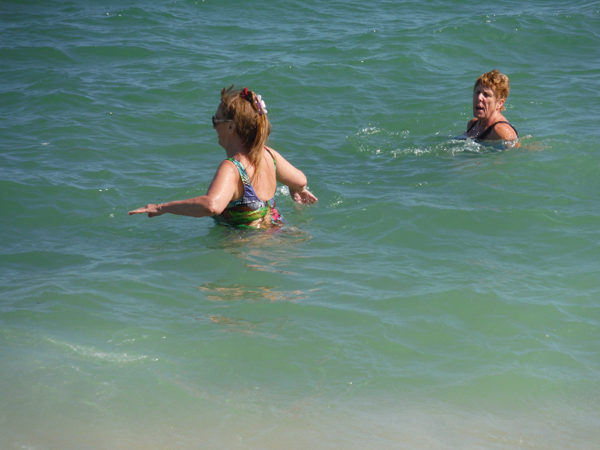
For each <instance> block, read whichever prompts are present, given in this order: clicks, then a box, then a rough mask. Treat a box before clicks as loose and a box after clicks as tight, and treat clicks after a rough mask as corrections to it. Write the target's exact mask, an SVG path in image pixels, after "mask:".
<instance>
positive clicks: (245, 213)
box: [213, 158, 283, 228]
mask: <svg viewBox="0 0 600 450" xmlns="http://www.w3.org/2000/svg"><path fill="white" fill-rule="evenodd" d="M227 159H228V160H229V161H231V162H232V163H234V164H235V166H236V167H237V169H238V172H239V173H240V177H241V179H242V183H244V195H242V198H240V199H238V200H232V201H230V202H229V204H228V205H227V207H226V208H225V210H224V211H223V212H222V213H221V214H219V215H217V216H213V218H214V219H215V220H216V221H217V222H218V223H226V224H229V225H232V226H234V227H237V228H268V227H272V226H281V225H282V224H283V218H282V217H281V216H280V215H279V213H278V212H277V209H275V197H273V198H272V199H271V200H267V201H264V200H261V199H260V198H258V195H256V192H255V191H254V188H253V187H252V183H251V182H250V177H249V176H248V174H247V173H246V169H245V168H244V166H243V164H242V163H241V162H239V161H238V160H237V159H233V158H227ZM273 163H274V164H275V158H273ZM275 172H277V164H275Z"/></svg>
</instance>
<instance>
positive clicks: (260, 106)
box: [255, 94, 267, 116]
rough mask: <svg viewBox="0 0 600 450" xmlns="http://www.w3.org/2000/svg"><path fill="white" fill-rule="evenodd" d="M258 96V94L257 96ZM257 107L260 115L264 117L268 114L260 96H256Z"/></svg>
mask: <svg viewBox="0 0 600 450" xmlns="http://www.w3.org/2000/svg"><path fill="white" fill-rule="evenodd" d="M255 95H256V94H255ZM256 107H257V108H258V115H259V116H262V115H263V114H266V113H267V107H266V105H265V102H264V101H263V99H262V97H261V96H260V95H256Z"/></svg>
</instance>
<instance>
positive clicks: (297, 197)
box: [289, 186, 318, 205]
mask: <svg viewBox="0 0 600 450" xmlns="http://www.w3.org/2000/svg"><path fill="white" fill-rule="evenodd" d="M289 189H290V196H291V197H292V200H294V201H295V202H296V203H300V204H308V205H311V204H313V203H316V202H317V201H318V199H317V197H315V196H314V195H313V194H312V192H310V191H309V190H308V189H306V186H305V187H303V188H302V189H292V188H289Z"/></svg>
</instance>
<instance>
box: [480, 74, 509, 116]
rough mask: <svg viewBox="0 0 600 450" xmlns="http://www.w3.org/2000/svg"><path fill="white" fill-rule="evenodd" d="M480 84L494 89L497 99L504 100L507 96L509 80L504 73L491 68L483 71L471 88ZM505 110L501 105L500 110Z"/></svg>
mask: <svg viewBox="0 0 600 450" xmlns="http://www.w3.org/2000/svg"><path fill="white" fill-rule="evenodd" d="M478 84H481V85H482V86H485V87H488V88H490V89H491V90H493V91H494V94H496V97H498V98H499V99H501V100H502V99H504V100H506V99H507V98H508V94H509V93H510V81H509V79H508V77H507V76H506V75H504V74H503V73H501V72H500V71H499V70H495V69H494V70H492V71H490V72H488V73H484V74H483V75H481V76H480V77H479V78H477V81H476V82H475V86H473V90H475V89H476V88H477V85H478ZM504 110H506V108H505V107H504V105H503V106H502V111H504Z"/></svg>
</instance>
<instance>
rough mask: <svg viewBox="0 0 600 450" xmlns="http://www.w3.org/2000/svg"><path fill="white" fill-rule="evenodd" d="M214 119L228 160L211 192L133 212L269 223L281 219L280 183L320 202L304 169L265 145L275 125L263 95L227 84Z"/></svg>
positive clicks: (296, 196)
mask: <svg viewBox="0 0 600 450" xmlns="http://www.w3.org/2000/svg"><path fill="white" fill-rule="evenodd" d="M212 124H213V128H214V129H215V130H216V132H217V135H218V138H219V145H221V147H223V148H224V149H225V153H226V154H227V159H225V160H224V161H223V162H222V163H221V165H220V166H219V168H218V169H217V173H216V174H215V177H214V178H213V180H212V182H211V184H210V186H209V188H208V192H207V193H206V195H203V196H201V197H194V198H190V199H187V200H177V201H173V202H167V203H159V204H150V205H146V206H144V207H143V208H139V209H136V210H133V211H129V214H130V215H131V214H148V217H155V216H160V215H162V214H165V213H170V214H178V215H183V216H192V217H204V216H211V217H213V218H214V219H215V220H216V221H217V222H219V223H224V224H228V225H231V226H235V227H250V228H268V227H272V226H279V225H281V224H282V218H281V216H280V214H279V212H278V211H277V209H276V208H275V198H274V195H275V191H276V189H277V182H280V183H282V184H285V185H286V186H288V187H289V191H290V195H291V197H292V199H293V200H294V201H295V202H297V203H307V204H311V203H315V202H316V201H317V197H315V196H314V195H313V194H312V193H311V192H309V191H308V190H307V188H306V184H307V180H306V177H305V176H304V174H303V173H302V172H301V171H300V170H298V169H297V168H295V167H294V166H293V165H292V164H290V163H289V162H288V161H287V160H286V159H285V158H284V157H283V156H281V155H280V154H279V153H278V152H276V151H275V150H273V149H272V148H270V147H267V146H266V145H265V143H266V141H267V138H268V137H269V134H270V132H271V124H270V123H269V119H268V118H267V109H266V106H265V102H264V101H263V100H262V98H261V96H260V95H256V94H255V93H254V92H252V91H250V90H248V88H244V89H241V90H234V89H233V86H231V87H230V88H229V89H226V88H223V89H222V90H221V104H220V105H219V107H218V108H217V112H216V114H215V115H214V116H213V117H212Z"/></svg>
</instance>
